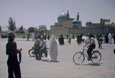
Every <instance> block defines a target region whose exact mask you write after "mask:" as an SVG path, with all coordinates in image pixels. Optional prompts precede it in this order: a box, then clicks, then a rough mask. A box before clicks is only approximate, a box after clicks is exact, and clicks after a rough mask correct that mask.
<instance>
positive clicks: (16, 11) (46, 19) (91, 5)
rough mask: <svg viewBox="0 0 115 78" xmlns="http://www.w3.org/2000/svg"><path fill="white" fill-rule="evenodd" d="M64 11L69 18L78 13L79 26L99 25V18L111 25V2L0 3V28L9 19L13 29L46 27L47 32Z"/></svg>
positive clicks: (114, 17) (114, 13)
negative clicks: (14, 26) (87, 23)
mask: <svg viewBox="0 0 115 78" xmlns="http://www.w3.org/2000/svg"><path fill="white" fill-rule="evenodd" d="M67 10H69V13H70V17H71V18H76V15H77V12H79V14H80V20H81V21H82V25H83V26H85V24H86V22H88V21H91V22H94V23H99V22H100V18H105V19H110V20H111V22H115V0H0V25H1V26H2V27H3V26H8V19H9V17H12V18H13V20H14V21H15V22H16V27H20V26H21V25H23V26H24V27H25V28H28V27H32V26H33V27H38V26H39V25H46V26H47V29H50V26H51V25H54V23H55V22H57V17H58V16H59V15H60V14H61V13H62V12H65V13H66V11H67Z"/></svg>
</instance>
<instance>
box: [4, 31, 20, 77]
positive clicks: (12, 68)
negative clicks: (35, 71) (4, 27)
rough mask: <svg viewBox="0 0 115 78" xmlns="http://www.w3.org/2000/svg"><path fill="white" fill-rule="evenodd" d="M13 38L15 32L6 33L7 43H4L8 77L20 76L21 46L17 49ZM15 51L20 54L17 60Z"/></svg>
mask: <svg viewBox="0 0 115 78" xmlns="http://www.w3.org/2000/svg"><path fill="white" fill-rule="evenodd" d="M14 39H15V34H14V33H13V32H10V33H9V34H8V43H7V44H6V55H8V60H7V66H8V78H21V71H20V63H21V51H22V48H20V49H17V44H16V42H15V41H14ZM17 53H19V55H20V57H19V60H18V57H17Z"/></svg>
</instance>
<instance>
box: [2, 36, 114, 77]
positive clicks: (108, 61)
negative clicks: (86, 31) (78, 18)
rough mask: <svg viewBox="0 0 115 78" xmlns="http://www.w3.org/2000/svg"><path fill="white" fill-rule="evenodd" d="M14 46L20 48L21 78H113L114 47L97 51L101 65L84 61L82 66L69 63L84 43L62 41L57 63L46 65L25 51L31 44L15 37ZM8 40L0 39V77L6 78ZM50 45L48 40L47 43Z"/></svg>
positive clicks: (105, 45)
mask: <svg viewBox="0 0 115 78" xmlns="http://www.w3.org/2000/svg"><path fill="white" fill-rule="evenodd" d="M15 41H16V42H17V45H18V46H17V47H18V48H22V49H23V51H22V63H21V64H20V67H21V74H22V78H115V67H114V66H115V54H113V49H114V48H115V44H103V49H98V48H96V49H98V50H99V51H100V52H101V54H102V60H101V63H100V65H94V64H92V63H91V62H89V61H87V59H86V60H85V62H84V63H83V64H82V65H75V64H74V63H73V61H72V57H73V54H74V53H75V52H79V51H81V50H82V47H83V44H81V45H77V43H76V41H75V40H72V43H71V44H68V43H67V40H65V45H62V46H60V45H59V44H58V62H47V59H46V58H45V57H43V58H42V60H41V61H38V60H35V58H34V57H30V56H29V55H28V50H29V49H30V48H31V47H32V46H33V42H32V41H29V42H28V41H26V39H21V38H16V39H15ZM6 43H7V39H0V78H8V73H7V55H6V54H5V51H6V49H5V48H6ZM47 46H49V41H47Z"/></svg>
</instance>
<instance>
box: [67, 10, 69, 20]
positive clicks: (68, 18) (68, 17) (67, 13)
mask: <svg viewBox="0 0 115 78" xmlns="http://www.w3.org/2000/svg"><path fill="white" fill-rule="evenodd" d="M67 19H69V10H67Z"/></svg>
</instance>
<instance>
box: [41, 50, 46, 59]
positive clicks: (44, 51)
mask: <svg viewBox="0 0 115 78" xmlns="http://www.w3.org/2000/svg"><path fill="white" fill-rule="evenodd" d="M43 53H44V54H45V56H46V57H47V49H46V48H44V49H42V50H41V57H42V54H43Z"/></svg>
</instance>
